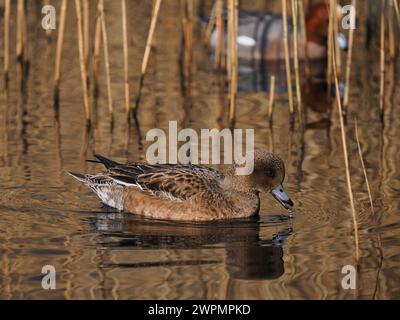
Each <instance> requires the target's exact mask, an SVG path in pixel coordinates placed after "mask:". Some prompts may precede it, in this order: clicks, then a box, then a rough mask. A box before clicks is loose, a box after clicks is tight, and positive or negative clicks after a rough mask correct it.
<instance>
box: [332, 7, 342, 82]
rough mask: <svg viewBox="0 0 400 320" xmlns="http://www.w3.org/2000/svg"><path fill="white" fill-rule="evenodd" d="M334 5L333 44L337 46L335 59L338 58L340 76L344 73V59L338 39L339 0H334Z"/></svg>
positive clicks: (338, 73)
mask: <svg viewBox="0 0 400 320" xmlns="http://www.w3.org/2000/svg"><path fill="white" fill-rule="evenodd" d="M333 5H334V8H335V10H332V11H333V38H332V41H333V45H334V46H335V55H334V57H335V59H336V73H337V75H338V77H339V78H340V77H341V75H342V60H341V56H340V50H339V40H338V38H339V37H338V35H339V16H338V4H337V0H333Z"/></svg>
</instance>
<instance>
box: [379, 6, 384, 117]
mask: <svg viewBox="0 0 400 320" xmlns="http://www.w3.org/2000/svg"><path fill="white" fill-rule="evenodd" d="M384 95H385V0H382V2H381V22H380V84H379V109H380V113H381V118H383V113H384V108H385V98H384Z"/></svg>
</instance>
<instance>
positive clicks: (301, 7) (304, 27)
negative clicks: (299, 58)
mask: <svg viewBox="0 0 400 320" xmlns="http://www.w3.org/2000/svg"><path fill="white" fill-rule="evenodd" d="M299 12H300V26H301V27H300V28H301V31H302V32H301V38H302V41H303V50H304V72H305V75H306V77H307V78H310V77H311V68H310V58H309V52H308V45H307V43H308V40H307V24H306V17H305V13H304V4H303V0H299Z"/></svg>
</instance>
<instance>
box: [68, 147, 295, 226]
mask: <svg viewBox="0 0 400 320" xmlns="http://www.w3.org/2000/svg"><path fill="white" fill-rule="evenodd" d="M95 157H96V158H97V159H98V162H99V163H102V164H103V165H104V166H105V167H106V168H107V171H106V172H104V173H100V174H95V175H90V174H86V175H82V174H78V173H72V172H70V173H69V174H70V175H71V176H73V177H75V178H76V179H78V180H79V181H81V182H83V183H84V184H85V185H87V186H88V187H90V188H91V189H92V190H93V191H94V192H95V193H96V194H97V195H98V196H99V198H100V199H101V201H102V202H103V203H105V204H106V205H108V206H110V207H113V208H116V209H118V210H121V211H122V210H123V211H128V212H131V213H136V214H140V215H143V216H145V217H148V218H155V219H169V220H186V221H211V220H219V219H233V218H245V217H250V216H253V215H256V214H257V213H258V211H259V209H260V197H259V193H260V192H270V193H271V194H272V195H273V196H274V198H275V199H277V200H278V201H279V202H280V203H281V204H282V205H283V206H284V207H285V208H287V209H289V208H291V207H292V206H293V202H292V200H291V199H290V198H289V196H288V195H287V193H286V192H285V190H284V188H283V181H284V178H285V165H284V163H283V161H282V159H281V158H280V157H279V156H277V155H274V154H271V153H269V152H266V151H261V150H256V151H254V171H253V172H252V173H251V174H249V175H236V174H235V168H236V167H237V165H232V166H230V167H229V168H228V170H227V171H226V172H225V173H221V172H219V171H217V170H214V169H211V168H208V167H203V166H197V165H192V164H188V165H183V164H153V165H151V164H148V163H144V162H140V163H139V162H136V163H129V164H120V163H118V162H115V161H112V160H109V159H107V158H105V157H103V156H100V155H95Z"/></svg>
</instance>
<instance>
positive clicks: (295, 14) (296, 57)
mask: <svg viewBox="0 0 400 320" xmlns="http://www.w3.org/2000/svg"><path fill="white" fill-rule="evenodd" d="M297 1H298V0H291V5H292V23H293V49H294V74H295V81H296V99H297V111H298V113H299V119H300V123H302V117H303V113H302V101H301V87H300V73H299V36H298V31H297V23H298V22H297V18H298V16H299V8H298V3H297Z"/></svg>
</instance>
